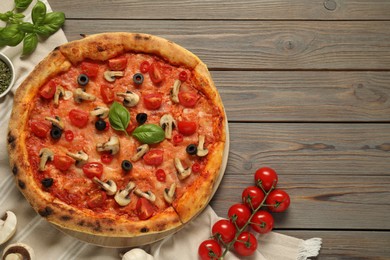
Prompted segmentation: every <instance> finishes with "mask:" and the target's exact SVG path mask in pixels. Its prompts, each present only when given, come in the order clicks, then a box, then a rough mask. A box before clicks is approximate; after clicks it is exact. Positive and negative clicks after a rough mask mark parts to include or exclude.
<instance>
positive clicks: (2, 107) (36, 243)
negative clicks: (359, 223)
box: [0, 0, 321, 260]
mask: <svg viewBox="0 0 390 260" xmlns="http://www.w3.org/2000/svg"><path fill="white" fill-rule="evenodd" d="M42 1H43V2H44V3H45V4H46V5H47V7H48V12H49V11H51V8H50V6H49V4H48V2H47V1H46V0H42ZM35 3H36V0H34V1H33V3H32V4H31V5H30V7H29V8H28V10H26V11H25V12H24V13H25V15H26V18H25V20H27V19H28V20H31V17H30V14H31V9H32V7H33V6H34V5H35ZM13 6H14V1H13V0H2V1H1V5H0V12H5V11H8V10H11V9H12V8H13ZM59 11H60V10H59ZM0 26H2V24H1V23H0ZM66 42H67V39H66V37H65V35H64V32H63V31H62V30H59V31H58V32H56V33H55V34H54V35H52V36H51V37H49V38H48V39H46V40H44V41H40V42H39V44H38V47H37V49H36V50H35V52H34V53H33V54H32V55H30V56H28V57H26V58H22V57H21V53H22V44H20V45H18V46H16V47H3V48H0V52H2V53H4V54H5V55H6V56H8V57H9V58H10V59H11V60H12V62H13V64H14V66H15V70H16V71H15V73H16V82H15V85H14V87H13V89H12V91H11V92H10V93H9V94H8V95H7V96H5V97H4V98H2V99H0V217H1V216H2V215H3V214H4V213H5V211H7V210H10V211H13V212H14V213H15V214H16V216H17V218H18V225H17V231H16V234H15V235H14V236H13V238H12V239H11V240H10V241H8V242H7V243H5V244H3V245H1V246H0V253H2V251H3V250H4V248H5V247H6V246H7V245H9V244H11V243H16V242H22V243H26V244H28V245H30V246H31V247H32V248H33V249H34V251H35V254H36V256H37V259H56V260H68V259H79V260H87V259H94V260H100V259H101V260H103V259H104V260H110V259H120V258H121V256H120V255H121V254H123V253H124V252H126V251H127V250H129V249H115V248H103V247H98V246H94V245H91V244H88V243H85V242H82V241H79V240H77V239H75V238H72V237H70V236H68V235H66V234H63V233H62V232H61V231H59V230H57V229H56V228H55V227H54V226H53V225H51V224H49V223H48V222H46V221H45V220H44V219H42V218H41V217H40V216H39V215H37V214H36V213H35V211H34V210H33V209H32V208H31V207H30V205H29V203H28V202H27V201H26V200H25V199H24V197H23V196H22V194H21V193H20V192H19V191H18V189H17V188H16V185H15V184H14V180H13V176H12V173H11V169H10V167H9V163H8V153H7V146H6V140H7V138H6V137H7V130H8V122H9V117H10V114H11V109H12V105H13V94H14V92H15V90H16V89H17V87H18V86H19V85H20V84H21V83H22V81H23V80H24V79H25V77H26V76H27V75H28V74H29V73H30V72H31V70H32V69H33V68H34V66H35V65H36V64H37V63H38V62H39V61H40V60H42V59H43V58H44V57H45V56H46V55H47V54H48V53H49V52H50V51H51V50H53V49H54V48H55V47H56V46H58V45H60V44H63V43H66ZM217 220H218V216H217V215H216V214H215V212H214V211H213V210H212V208H211V207H207V208H206V210H205V211H204V212H203V213H202V214H201V215H200V216H199V217H197V218H196V220H194V221H193V222H191V223H189V224H188V225H186V226H185V227H184V228H183V229H182V230H180V231H179V232H178V233H176V234H174V235H172V236H169V237H167V238H165V239H164V240H162V241H159V242H156V243H155V244H152V245H149V246H145V247H144V249H145V250H146V251H148V252H150V254H152V255H153V256H154V258H155V259H157V260H171V259H172V260H173V259H186V260H191V259H194V260H196V259H198V256H197V248H198V245H199V244H200V243H201V242H202V241H203V240H205V239H207V238H208V237H209V236H210V230H211V226H212V224H213V223H215V221H217ZM320 245H321V239H311V240H306V241H303V240H301V239H297V238H293V237H288V236H285V235H282V234H278V233H274V232H271V233H270V234H268V235H264V236H259V247H258V251H257V252H256V254H255V255H254V256H252V257H248V258H246V259H259V260H263V259H267V260H279V259H284V260H289V259H291V260H304V259H306V258H307V257H310V256H316V255H317V254H318V251H319V249H320ZM225 259H229V260H233V259H239V258H238V257H236V256H235V255H234V254H233V253H229V254H228V255H227V257H226V258H225Z"/></svg>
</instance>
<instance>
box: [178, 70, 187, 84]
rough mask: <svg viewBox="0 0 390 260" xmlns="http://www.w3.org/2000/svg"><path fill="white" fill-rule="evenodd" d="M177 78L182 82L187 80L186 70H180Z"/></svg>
mask: <svg viewBox="0 0 390 260" xmlns="http://www.w3.org/2000/svg"><path fill="white" fill-rule="evenodd" d="M179 80H180V81H181V82H184V81H186V80H187V72H185V71H184V70H182V71H180V73H179Z"/></svg>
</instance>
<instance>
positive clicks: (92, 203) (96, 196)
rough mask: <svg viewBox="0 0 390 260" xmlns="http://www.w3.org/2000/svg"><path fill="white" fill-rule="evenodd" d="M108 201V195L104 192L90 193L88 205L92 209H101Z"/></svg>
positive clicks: (95, 191)
mask: <svg viewBox="0 0 390 260" xmlns="http://www.w3.org/2000/svg"><path fill="white" fill-rule="evenodd" d="M106 201H107V194H106V192H104V191H102V190H93V191H91V192H88V200H87V205H88V207H89V208H90V209H95V208H101V207H103V206H104V204H105V203H106Z"/></svg>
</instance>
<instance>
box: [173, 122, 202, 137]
mask: <svg viewBox="0 0 390 260" xmlns="http://www.w3.org/2000/svg"><path fill="white" fill-rule="evenodd" d="M177 128H178V129H179V133H181V134H182V135H187V136H188V135H192V134H194V133H195V132H196V128H197V126H196V123H195V122H193V121H179V122H178V123H177Z"/></svg>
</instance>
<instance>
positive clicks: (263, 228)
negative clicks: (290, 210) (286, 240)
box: [251, 210, 274, 234]
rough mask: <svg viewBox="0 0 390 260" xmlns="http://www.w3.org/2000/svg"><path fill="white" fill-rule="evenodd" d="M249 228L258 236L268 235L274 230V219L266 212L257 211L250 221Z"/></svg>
mask: <svg viewBox="0 0 390 260" xmlns="http://www.w3.org/2000/svg"><path fill="white" fill-rule="evenodd" d="M251 227H252V228H253V230H255V231H256V232H258V233H260V234H265V233H268V232H270V231H271V230H272V229H273V228H274V218H273V217H272V215H271V214H270V213H269V212H268V211H265V210H259V211H257V212H256V213H255V214H254V215H253V217H252V219H251Z"/></svg>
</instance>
